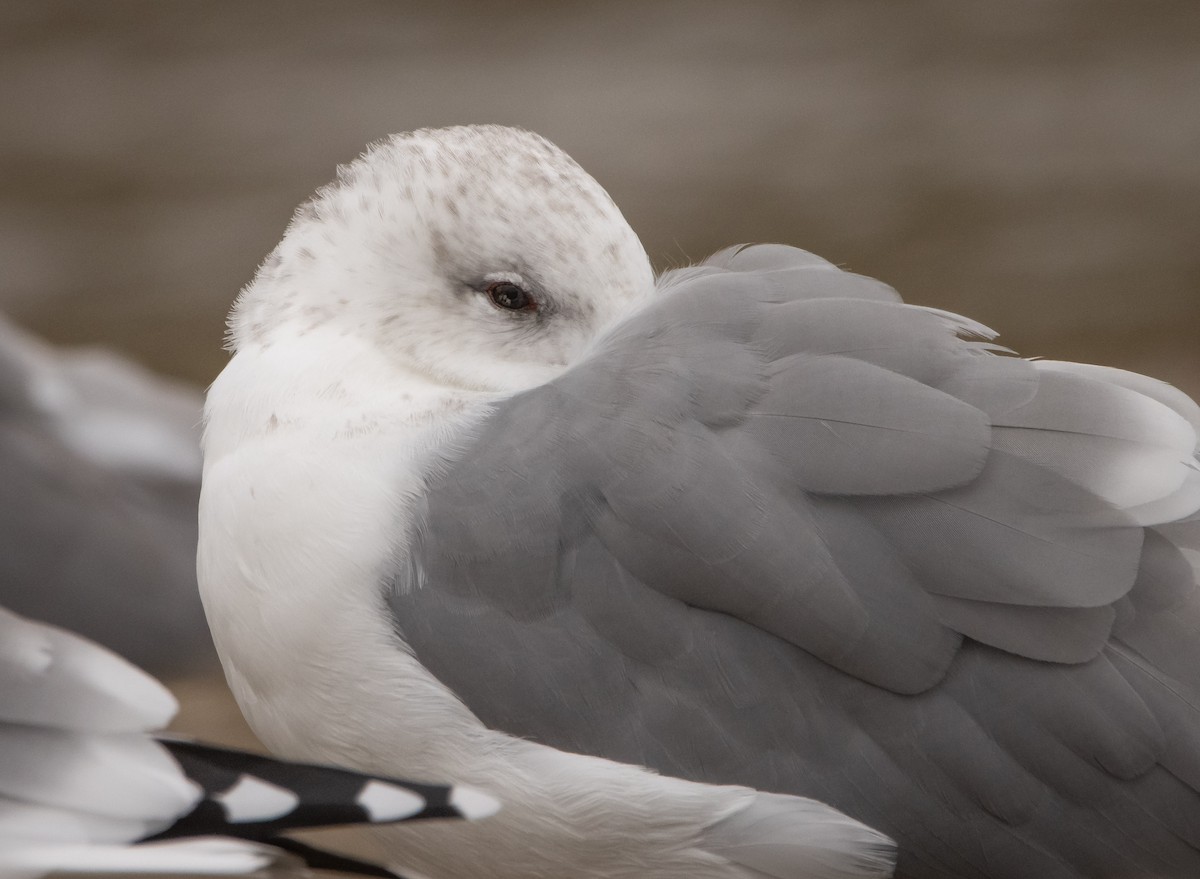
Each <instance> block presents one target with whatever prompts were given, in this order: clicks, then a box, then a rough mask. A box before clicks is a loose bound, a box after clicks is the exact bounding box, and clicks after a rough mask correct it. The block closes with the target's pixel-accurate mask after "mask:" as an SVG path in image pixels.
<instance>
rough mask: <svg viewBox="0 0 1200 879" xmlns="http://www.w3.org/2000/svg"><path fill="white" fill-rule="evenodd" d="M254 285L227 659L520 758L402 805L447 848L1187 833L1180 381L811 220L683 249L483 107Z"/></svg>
mask: <svg viewBox="0 0 1200 879" xmlns="http://www.w3.org/2000/svg"><path fill="white" fill-rule="evenodd" d="M230 327H231V335H230V341H231V348H232V351H233V352H234V354H233V357H232V359H231V360H230V362H229V364H228V366H227V367H226V368H225V370H224V371H223V372H222V374H221V376H220V377H219V378H218V379H217V381H216V382H215V383H214V385H213V386H212V388H211V390H210V392H209V395H208V402H207V409H206V417H207V427H206V433H205V440H204V451H205V470H204V476H203V489H202V495H201V507H200V550H199V573H200V583H201V589H202V593H203V596H204V601H205V607H206V610H207V613H208V616H209V620H210V624H211V626H212V629H213V633H214V638H215V641H216V644H217V648H218V652H219V653H220V654H221V657H222V660H223V663H224V667H225V670H226V675H227V677H228V679H229V682H230V684H231V686H232V688H233V691H234V693H235V695H236V697H237V699H238V701H239V703H240V705H241V707H242V709H243V711H244V712H245V714H246V716H247V719H248V720H249V722H250V724H251V725H252V727H253V728H254V729H255V731H256V732H257V733H258V735H259V736H260V737H261V738H262V740H263V741H264V742H265V743H266V744H267V745H268V746H269V747H270V748H272V749H273V750H275V751H276V752H277V753H279V754H281V755H285V756H288V757H291V758H295V759H323V760H332V761H336V762H339V763H345V764H347V765H354V766H358V767H360V768H362V769H364V770H367V771H379V772H383V771H386V772H390V773H403V774H407V775H415V776H444V777H448V778H451V779H454V780H456V781H461V782H464V783H470V784H473V785H476V786H479V787H481V788H484V789H487V790H491V791H493V792H494V793H495V794H497V796H499V797H500V798H502V799H503V800H504V801H505V802H506V804H508V805H507V808H506V809H505V810H504V811H503V812H502V813H501V815H499V816H497V818H496V819H494V820H493V821H491V822H489V823H488V824H487V825H485V826H483V827H480V828H472V829H479V830H481V831H482V832H481V833H479V834H472V835H469V836H468V835H467V834H465V833H463V832H462V831H461V829H459V828H452V827H447V828H439V830H438V832H437V833H435V834H429V835H423V836H422V837H421V839H419V840H417V839H415V838H412V837H410V836H409V835H408V834H406V833H405V832H404V831H402V830H397V831H396V832H395V837H396V839H397V840H398V839H401V838H403V839H404V840H405V842H406V843H408V844H411V845H412V846H413V848H414V850H415V851H416V852H417V855H418V858H417V860H416V861H414V864H415V866H416V867H417V868H418V869H421V870H422V871H424V872H426V873H428V874H429V875H430V876H434V877H442V876H446V877H451V876H464V875H475V876H482V877H513V879H515V877H520V876H567V875H569V876H575V877H592V879H599V877H606V879H611V877H635V876H636V877H689V879H715V877H721V879H732V877H738V879H751V877H753V879H761V877H764V876H769V877H775V879H785V877H810V879H812V877H830V876H839V877H852V876H853V877H859V876H880V875H887V874H888V873H889V871H890V869H891V857H892V849H891V845H890V842H889V840H888V839H887V838H886V837H884V836H883V835H882V833H886V834H887V835H888V836H890V837H892V838H894V839H895V840H896V841H897V843H898V845H899V866H898V868H897V869H898V875H901V876H906V877H950V876H970V877H993V879H1025V877H1030V876H1038V877H1043V879H1069V877H1118V876H1122V877H1124V876H1131V875H1155V876H1171V877H1184V876H1195V875H1197V874H1198V873H1200V793H1198V792H1197V791H1198V789H1200V714H1198V713H1197V709H1196V705H1197V704H1200V639H1198V638H1197V636H1196V633H1197V631H1200V592H1198V589H1197V585H1196V582H1197V569H1198V568H1200V556H1198V555H1197V547H1198V546H1200V518H1198V517H1197V510H1198V509H1200V464H1198V462H1197V458H1196V455H1197V430H1198V429H1200V410H1197V407H1196V406H1195V404H1194V403H1193V402H1192V401H1191V400H1189V399H1188V398H1187V397H1186V396H1185V395H1183V394H1182V393H1180V392H1179V391H1177V390H1174V389H1173V388H1170V387H1168V386H1167V385H1164V384H1162V383H1160V382H1156V381H1154V380H1152V379H1149V378H1145V377H1142V376H1139V375H1134V374H1132V373H1128V372H1123V371H1120V370H1115V369H1107V368H1103V367H1097V366H1087V365H1080V364H1071V363H1057V362H1049V361H1039V362H1031V361H1027V360H1022V359H1020V358H1018V357H1016V356H1013V355H1012V354H1011V352H1008V351H1006V350H1005V349H1003V348H1001V347H999V346H998V345H997V344H995V343H994V342H993V341H992V339H993V337H994V334H993V333H992V332H991V331H990V330H989V329H987V328H986V327H984V326H982V325H980V324H978V323H976V322H974V321H972V320H970V319H968V318H964V317H960V316H957V315H954V314H950V313H946V312H942V311H938V310H934V309H929V308H921V307H916V306H912V305H906V304H904V303H903V302H902V301H901V300H900V297H899V296H898V295H897V294H896V293H895V291H893V290H892V289H891V288H889V287H887V286H886V285H884V284H882V283H879V282H877V281H874V280H871V279H869V278H865V277H861V276H858V275H855V274H851V273H849V272H845V271H840V270H839V269H837V268H836V267H835V266H833V265H831V264H830V263H828V262H826V261H825V260H822V259H820V258H819V257H816V256H813V255H812V254H809V253H805V252H803V251H800V250H796V249H793V248H789V247H783V246H776V245H765V246H754V247H741V248H732V249H729V250H726V251H723V252H721V253H719V254H717V255H716V256H715V257H713V258H711V259H709V260H707V261H705V262H704V263H702V264H701V265H699V266H696V267H692V268H688V269H683V270H679V271H672V272H668V273H666V274H665V275H663V276H662V277H661V278H659V279H658V280H657V282H656V280H655V278H654V275H653V273H652V271H651V268H650V264H649V261H648V260H647V257H646V255H645V253H644V251H643V249H642V247H641V245H640V243H639V241H638V239H637V237H636V235H635V234H634V233H633V231H632V230H631V229H630V227H629V226H628V224H627V223H626V222H625V221H624V219H623V218H622V216H621V214H620V212H619V211H618V209H617V208H616V207H615V205H614V204H613V203H612V201H611V200H610V199H609V197H608V196H607V194H606V193H605V192H604V190H603V189H601V187H600V186H599V185H598V184H597V183H596V182H595V181H594V180H592V178H590V177H589V176H588V175H587V174H586V173H584V172H583V171H582V170H581V169H580V168H579V167H578V166H577V165H576V164H575V163H574V162H573V161H572V160H571V159H570V158H568V157H567V156H566V155H565V154H564V153H562V152H561V151H559V150H558V149H557V148H555V147H554V146H553V145H551V144H550V143H548V142H547V141H545V140H544V139H542V138H540V137H538V136H536V135H533V134H530V133H527V132H523V131H518V130H513V129H509V128H502V127H496V126H481V127H463V128H451V129H445V130H425V131H418V132H414V133H411V134H406V135H400V136H396V137H393V138H390V139H388V140H385V141H383V142H382V143H380V144H377V145H375V146H374V147H372V148H371V149H370V150H369V151H368V152H367V153H366V154H364V155H363V156H362V157H360V158H359V159H358V160H357V161H355V162H354V163H352V164H350V165H348V166H346V167H344V168H341V169H340V170H339V173H338V178H337V180H336V181H335V182H334V183H332V184H330V185H329V186H327V187H325V188H323V189H322V190H320V191H319V192H318V193H317V194H316V196H315V197H314V198H313V199H312V200H311V201H309V202H307V203H306V204H304V205H303V206H301V207H300V208H299V209H298V210H297V212H296V214H295V216H294V217H293V219H292V222H291V224H290V226H289V227H288V230H287V232H286V234H285V236H284V238H283V241H282V242H281V243H280V244H279V246H278V247H277V248H276V249H275V251H274V252H273V253H272V254H271V255H270V256H269V257H268V259H267V260H266V261H265V262H264V263H263V265H262V266H261V267H260V269H259V271H258V273H257V275H256V277H255V278H254V280H253V281H252V283H251V284H249V285H248V286H247V287H246V289H245V290H244V291H243V292H242V295H241V296H240V298H239V300H238V302H237V304H236V306H235V308H234V311H233V314H232V317H231V324H230ZM643 767H647V768H643ZM658 773H661V774H658ZM822 803H828V804H830V806H832V807H834V808H830V807H826V806H823V805H821V804H822ZM843 813H845V814H843ZM846 815H849V816H853V819H856V820H851V819H850V818H847V817H846ZM859 822H861V823H859ZM869 828H878V830H879V831H882V833H878V832H876V831H874V830H871V829H869Z"/></svg>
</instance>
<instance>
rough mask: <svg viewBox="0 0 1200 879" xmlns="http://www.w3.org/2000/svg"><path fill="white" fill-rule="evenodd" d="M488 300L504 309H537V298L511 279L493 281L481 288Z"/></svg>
mask: <svg viewBox="0 0 1200 879" xmlns="http://www.w3.org/2000/svg"><path fill="white" fill-rule="evenodd" d="M483 292H484V293H486V294H487V298H488V300H489V301H490V302H491V303H492V305H494V306H496V307H497V308H502V309H504V310H505V311H526V312H528V311H537V308H538V304H537V300H536V299H534V298H533V296H531V295H530V293H529V291H528V290H526V289H525V288H524V287H522V286H521V285H520V284H514V283H513V282H512V281H493V282H492V283H490V284H488V285H487V286H486V287H484V288H483Z"/></svg>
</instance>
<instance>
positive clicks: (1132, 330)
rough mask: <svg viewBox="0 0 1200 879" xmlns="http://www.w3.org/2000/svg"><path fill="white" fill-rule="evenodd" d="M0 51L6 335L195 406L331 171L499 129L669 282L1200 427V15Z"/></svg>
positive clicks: (606, 6)
mask: <svg viewBox="0 0 1200 879" xmlns="http://www.w3.org/2000/svg"><path fill="white" fill-rule="evenodd" d="M0 47H2V49H0V132H2V135H3V136H2V137H0V266H2V267H3V271H2V274H0V311H4V312H7V313H8V314H10V315H11V316H12V317H14V318H15V319H16V320H17V321H19V322H20V323H22V324H24V325H25V326H27V327H29V328H31V329H33V330H35V331H36V332H38V333H41V334H43V335H45V336H48V337H50V338H51V339H53V340H56V341H60V342H72V343H83V342H87V343H100V344H104V345H110V346H113V347H116V348H118V349H120V350H122V351H124V352H126V353H128V354H130V355H132V356H134V357H136V358H138V359H140V360H141V361H142V362H144V363H146V364H148V365H150V366H152V367H154V368H156V369H158V370H161V371H163V372H167V373H171V374H174V375H176V376H180V377H185V378H187V379H190V380H192V381H194V382H197V383H206V382H208V381H209V380H211V379H212V377H213V376H214V375H215V374H216V373H217V371H218V370H219V369H220V368H221V366H222V364H223V362H224V355H223V353H222V351H221V347H220V345H221V335H222V322H223V318H224V314H225V312H226V309H227V308H228V306H229V304H230V302H231V300H232V298H233V296H234V295H235V294H236V292H237V290H238V288H239V287H240V286H241V285H242V284H243V283H245V282H246V281H247V280H248V279H249V278H250V276H251V274H252V273H253V271H254V268H255V266H256V265H257V263H258V261H259V260H260V259H261V258H262V257H263V255H264V254H266V253H267V251H268V250H269V249H270V248H271V247H272V246H273V245H274V244H275V242H276V241H277V240H278V238H279V236H280V234H281V233H282V230H283V227H284V225H285V224H286V222H287V219H288V217H289V215H290V212H291V210H292V208H293V206H294V205H295V204H296V203H297V202H299V201H300V200H302V199H303V198H305V197H306V196H307V195H308V193H309V192H310V191H311V190H312V189H313V188H315V187H316V186H318V185H320V184H321V183H323V182H325V181H326V180H328V179H329V178H330V177H331V176H332V174H333V169H334V166H335V165H336V163H338V162H342V161H346V160H349V159H351V158H352V157H354V156H355V155H356V154H357V153H358V152H359V151H360V150H361V149H362V147H363V145H364V144H365V143H367V142H368V141H370V140H372V139H375V138H379V137H381V136H383V135H385V134H387V133H389V132H393V131H398V130H404V129H409V128H414V127H419V126H430V125H444V124H449V123H458V122H482V121H489V122H502V123H508V124H514V125H522V126H525V127H528V128H531V129H534V130H536V131H539V132H541V133H543V134H545V135H546V136H548V137H549V138H550V139H552V140H554V141H555V142H557V143H558V144H559V145H560V146H562V147H563V148H564V149H566V150H567V151H568V152H569V153H571V154H572V155H573V156H574V157H575V158H576V159H578V160H579V162H580V163H581V164H582V165H583V166H584V167H585V168H587V169H589V170H590V171H591V172H592V173H593V174H594V175H595V176H596V177H597V179H599V180H600V182H601V183H602V184H604V185H605V186H606V187H607V188H608V189H609V191H610V192H611V193H612V195H613V197H614V198H615V199H616V201H617V202H618V204H620V205H622V207H623V208H624V210H625V212H626V215H627V217H628V218H629V220H630V222H631V223H632V224H633V226H634V228H635V229H637V230H638V232H639V233H640V234H641V235H642V238H643V241H644V242H645V244H646V247H647V249H648V251H649V252H650V254H651V256H652V258H653V259H654V260H655V262H656V264H657V265H659V266H660V267H664V266H668V265H675V264H679V263H682V262H686V261H688V260H691V259H698V258H700V257H703V256H704V255H706V254H707V253H708V252H710V251H711V250H714V249H716V248H718V247H721V246H723V245H725V244H729V243H735V242H740V241H782V242H787V243H791V244H796V245H800V246H803V247H806V248H809V249H811V250H814V251H816V252H818V253H820V254H822V255H823V256H825V257H827V258H829V259H832V260H834V261H835V262H838V263H840V264H843V265H846V266H848V267H850V268H852V269H854V270H856V271H859V272H863V273H865V274H869V275H873V276H876V277H879V278H882V279H884V280H886V281H888V282H890V283H892V284H893V285H894V286H896V287H897V288H898V289H899V290H900V291H901V292H902V293H903V294H904V295H905V297H906V298H907V299H908V300H909V301H913V302H918V303H923V304H929V305H937V306H941V307H944V308H950V309H954V310H958V311H962V312H964V313H966V314H968V315H970V316H971V317H974V318H976V319H979V320H982V321H983V322H985V323H988V324H990V325H992V326H994V327H995V328H996V329H998V330H1000V331H1001V333H1002V341H1004V342H1006V343H1007V344H1009V345H1011V346H1013V347H1015V348H1017V349H1018V350H1020V351H1021V352H1022V353H1025V354H1028V355H1043V356H1048V357H1056V358H1063V359H1081V360H1090V361H1096V362H1100V363H1105V364H1110V365H1116V366H1122V367H1126V368H1130V369H1135V370H1138V371H1144V372H1148V373H1151V374H1154V375H1157V376H1159V377H1161V378H1164V379H1167V380H1169V381H1171V382H1173V383H1175V384H1177V385H1179V386H1180V387H1182V388H1184V389H1185V390H1188V391H1189V392H1191V393H1192V394H1194V395H1195V394H1200V346H1198V345H1197V337H1198V336H1200V3H1197V2H1194V0H1188V2H1177V3H1160V2H1139V3H1129V2H1122V3H1106V2H1068V0H1029V2H1012V0H1006V2H1003V3H995V2H934V0H923V2H906V3H888V4H884V3H866V2H845V0H842V2H823V3H765V2H741V3H736V4H735V3H719V2H615V3H596V2H592V3H586V4H584V3H580V4H575V3H565V2H559V3H556V2H550V0H528V2H515V3H489V4H484V3H478V4H471V3H438V4H408V3H388V2H364V0H357V2H325V3H314V2H275V0H271V2H252V3H247V2H244V0H221V2H210V0H205V2H172V3H165V2H157V0H109V2H104V3H96V2H87V0H83V2H62V0H40V2H34V0H31V2H25V3H15V2H8V3H4V4H3V5H0ZM199 698H201V697H199V696H197V699H199ZM194 704H195V705H201V706H202V704H203V703H202V702H196V703H194ZM213 710H214V711H215V709H213ZM192 714H193V715H194V716H195V717H196V721H197V722H196V724H192V722H191V721H190V720H188V719H187V718H188V717H191V716H192V715H187V716H185V720H187V723H185V725H192V726H193V728H197V727H198V728H200V729H201V731H206V732H212V730H210V729H209V728H208V727H207V726H205V725H204V722H203V717H205V716H212V713H211V712H210V713H209V715H205V713H204V710H202V709H197V710H193V712H192Z"/></svg>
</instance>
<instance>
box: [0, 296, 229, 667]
mask: <svg viewBox="0 0 1200 879" xmlns="http://www.w3.org/2000/svg"><path fill="white" fill-rule="evenodd" d="M200 408H201V407H200V398H199V394H198V393H196V392H195V391H193V390H191V389H187V388H183V387H181V386H178V385H174V384H171V383H169V382H167V381H165V380H163V379H160V378H158V377H156V376H153V375H151V374H149V373H147V372H146V371H144V370H142V369H140V368H138V367H137V366H135V365H134V364H132V363H129V362H128V361H125V360H123V359H121V358H119V357H117V356H116V355H114V354H112V353H109V352H105V351H98V350H84V351H58V350H55V349H52V348H50V347H49V346H46V345H44V344H42V343H40V342H39V341H37V340H35V339H33V338H32V337H30V336H28V335H26V334H24V333H22V332H21V331H19V330H18V329H17V328H15V327H13V326H12V325H10V324H8V323H7V322H6V321H4V320H3V319H2V318H0V484H2V485H3V486H4V492H3V501H2V502H0V604H3V605H5V606H7V607H10V608H12V609H13V610H15V611H17V612H19V613H21V614H27V615H29V616H32V617H35V618H37V619H42V620H47V621H50V622H53V623H56V624H58V625H61V626H64V627H66V628H69V629H72V630H75V631H78V632H81V633H83V634H84V635H86V636H87V637H89V638H93V639H95V640H96V641H99V642H100V643H101V644H104V645H105V646H107V647H109V648H111V649H113V650H116V651H117V652H119V653H121V654H122V655H123V656H125V657H126V658H127V659H129V660H131V661H133V662H135V663H137V664H139V665H142V666H144V667H145V668H148V669H151V670H153V671H154V672H156V673H159V674H163V673H169V672H179V671H182V670H186V669H192V668H195V667H196V666H197V665H200V664H206V663H211V662H212V661H213V659H214V658H215V657H214V654H213V650H212V645H211V640H210V638H209V635H208V631H207V627H206V625H205V622H204V612H203V609H202V607H201V606H200V598H199V594H198V592H197V590H196V576H195V547H196V502H197V497H198V495H199V488H200V451H199V422H200Z"/></svg>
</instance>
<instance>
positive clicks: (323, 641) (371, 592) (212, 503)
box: [197, 355, 482, 775]
mask: <svg viewBox="0 0 1200 879" xmlns="http://www.w3.org/2000/svg"><path fill="white" fill-rule="evenodd" d="M240 356H241V355H239V357H240ZM271 365H272V364H271V362H270V360H269V359H268V360H267V361H266V362H264V359H263V358H261V357H260V358H259V359H258V360H257V361H256V362H255V363H254V364H253V369H252V370H251V369H248V368H245V367H244V366H243V365H242V364H239V363H238V362H237V360H236V359H235V361H234V362H233V363H231V364H230V367H229V368H228V369H227V370H226V372H225V373H223V374H222V376H221V378H220V379H219V380H218V382H217V383H216V384H215V385H214V386H213V389H212V391H211V392H210V396H209V411H208V418H209V423H208V430H207V433H206V452H205V471H204V484H203V490H202V494H201V501H200V544H199V551H198V556H197V571H198V576H199V581H200V589H201V594H202V596H203V599H204V604H205V609H206V611H207V613H208V617H209V624H210V626H211V628H212V631H213V638H214V641H215V642H216V645H217V649H218V652H219V653H220V655H221V660H222V663H223V664H224V666H225V671H226V676H227V678H228V679H229V683H230V686H231V688H232V689H233V691H234V695H235V696H236V698H237V699H238V702H239V704H240V705H241V707H242V710H243V712H244V713H245V714H246V717H247V719H248V720H249V722H250V724H251V726H252V727H253V728H254V730H255V732H256V733H257V734H258V735H259V736H260V737H261V738H262V739H263V741H264V742H265V743H266V744H267V745H268V746H270V747H271V748H272V749H273V750H276V751H278V752H280V753H283V754H286V755H288V756H292V757H299V758H307V759H321V760H329V759H342V760H345V761H346V762H351V763H354V764H356V765H362V766H377V767H380V768H384V767H386V770H387V771H389V772H396V771H397V769H399V768H402V767H403V768H404V769H406V770H407V771H410V772H412V773H414V774H418V775H425V774H428V775H432V774H434V770H436V769H438V768H441V764H443V763H444V762H445V759H446V755H445V753H444V751H445V750H446V749H447V748H450V749H452V750H454V751H456V752H457V751H458V750H460V749H461V748H465V747H467V745H468V744H469V742H466V741H464V742H461V743H458V744H455V743H453V742H452V741H448V739H447V734H448V733H449V734H450V735H449V739H450V740H452V739H454V737H455V734H458V735H459V736H460V737H466V738H467V739H471V738H473V737H474V736H476V735H478V734H479V733H480V731H481V730H482V727H481V726H480V725H479V723H478V721H476V720H475V718H474V716H473V715H471V714H470V713H469V712H468V711H467V710H466V709H465V708H464V707H463V706H462V705H461V703H459V702H458V700H457V699H456V698H455V697H454V696H453V695H452V694H451V693H450V692H449V691H447V690H446V689H445V688H444V687H442V686H441V685H440V684H439V683H438V682H437V681H436V680H434V679H433V678H432V676H430V675H429V674H428V673H427V672H426V671H425V670H424V669H423V668H422V667H421V666H420V665H419V664H418V663H417V662H416V661H415V659H413V658H412V656H411V655H410V654H409V653H408V652H407V651H405V650H404V649H403V645H402V643H401V642H400V641H399V639H398V638H397V637H396V635H395V633H394V632H393V631H392V627H391V622H390V616H389V614H388V612H387V609H386V607H385V601H386V596H385V595H384V588H385V587H384V584H385V583H386V581H387V580H388V579H389V572H390V571H391V569H392V568H393V567H394V566H395V565H396V564H402V563H403V554H404V544H405V535H406V534H407V533H408V530H409V527H410V525H411V524H412V523H411V521H410V517H411V510H412V501H413V500H414V499H415V498H418V497H419V496H420V495H421V493H422V491H423V489H424V482H423V474H424V473H426V472H427V471H428V468H429V467H430V466H432V465H433V464H434V462H435V461H436V458H437V454H438V449H439V448H443V447H445V445H446V440H447V438H448V437H450V436H453V435H454V434H455V433H456V432H457V431H458V430H461V429H462V425H463V424H464V423H465V422H468V421H469V420H471V419H473V418H475V417H478V415H479V413H480V407H479V406H474V407H473V406H471V405H468V404H467V403H466V402H465V401H463V400H462V399H458V398H452V397H450V396H449V395H447V394H445V392H442V394H441V396H439V395H437V394H434V393H432V392H426V393H424V395H422V393H421V392H422V390H425V389H421V388H415V389H414V388H411V386H410V388H409V389H408V390H403V391H381V390H379V388H380V387H395V386H396V383H395V382H394V377H393V381H392V382H390V383H385V382H383V381H371V378H370V373H369V372H367V373H365V377H364V379H363V381H362V384H361V385H360V386H357V387H355V386H348V384H347V381H346V379H345V378H344V376H345V375H347V370H345V369H339V370H337V374H339V375H340V376H342V378H340V379H339V380H337V381H336V382H332V381H331V382H330V383H329V384H328V386H325V385H322V384H321V383H320V382H319V381H318V382H317V383H316V384H313V383H312V381H311V379H312V377H311V376H310V377H309V381H308V383H307V384H305V385H304V392H298V391H297V390H296V389H295V387H296V386H295V384H294V383H292V384H291V385H289V383H288V382H272V381H271V379H272V377H273V376H272V375H271V369H270V367H271ZM280 366H281V367H282V366H284V364H280ZM289 366H291V373H292V374H294V372H295V369H294V365H289ZM249 375H252V376H253V378H254V382H253V383H249V382H247V381H244V379H245V378H247V377H248V376H249ZM313 388H315V389H316V392H315V393H314V392H313V390H312V389H313ZM389 706H390V707H392V708H394V710H386V709H387V708H388V707H389ZM431 729H436V730H437V731H438V732H439V735H437V736H431V735H430V730H431ZM400 754H402V755H403V763H402V764H397V762H396V761H397V755H400Z"/></svg>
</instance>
